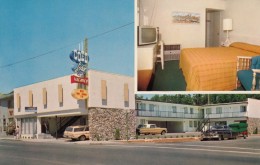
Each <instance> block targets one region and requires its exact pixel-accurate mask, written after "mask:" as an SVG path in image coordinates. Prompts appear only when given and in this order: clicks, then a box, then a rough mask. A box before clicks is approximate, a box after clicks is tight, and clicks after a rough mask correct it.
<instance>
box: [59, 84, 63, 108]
mask: <svg viewBox="0 0 260 165" xmlns="http://www.w3.org/2000/svg"><path fill="white" fill-rule="evenodd" d="M58 97H59V98H58V100H59V103H60V105H62V104H63V88H62V85H61V84H59V85H58Z"/></svg>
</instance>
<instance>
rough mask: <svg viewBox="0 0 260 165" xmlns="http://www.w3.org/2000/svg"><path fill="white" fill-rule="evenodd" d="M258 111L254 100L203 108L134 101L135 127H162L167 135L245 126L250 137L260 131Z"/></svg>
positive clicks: (259, 102) (256, 101) (259, 110)
mask: <svg viewBox="0 0 260 165" xmlns="http://www.w3.org/2000/svg"><path fill="white" fill-rule="evenodd" d="M259 107H260V100H255V99H248V101H246V102H234V103H225V104H224V103H222V104H210V105H203V106H194V105H183V104H174V103H165V102H156V101H150V100H136V109H137V123H138V124H156V125H157V126H159V127H166V128H167V130H168V133H182V132H197V131H201V130H202V129H207V127H209V126H214V125H228V124H232V123H237V122H246V123H248V132H249V133H250V134H252V133H253V132H254V131H255V130H256V129H258V130H259V128H260V109H259ZM203 126H204V127H203Z"/></svg>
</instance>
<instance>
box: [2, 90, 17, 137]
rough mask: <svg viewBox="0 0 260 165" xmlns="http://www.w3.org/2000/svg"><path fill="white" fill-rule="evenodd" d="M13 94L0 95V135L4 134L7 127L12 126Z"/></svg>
mask: <svg viewBox="0 0 260 165" xmlns="http://www.w3.org/2000/svg"><path fill="white" fill-rule="evenodd" d="M13 114H14V99H13V92H11V93H8V94H0V134H5V133H6V131H7V129H8V128H7V127H8V126H11V125H14V124H15V123H14V115H13Z"/></svg>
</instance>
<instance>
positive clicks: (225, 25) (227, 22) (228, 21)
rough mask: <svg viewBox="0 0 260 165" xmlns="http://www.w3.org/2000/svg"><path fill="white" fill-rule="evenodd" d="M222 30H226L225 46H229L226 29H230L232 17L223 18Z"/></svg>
mask: <svg viewBox="0 0 260 165" xmlns="http://www.w3.org/2000/svg"><path fill="white" fill-rule="evenodd" d="M223 30H224V31H227V39H226V41H225V43H224V44H225V46H229V45H230V40H229V36H228V31H231V30H232V19H229V18H228V19H223Z"/></svg>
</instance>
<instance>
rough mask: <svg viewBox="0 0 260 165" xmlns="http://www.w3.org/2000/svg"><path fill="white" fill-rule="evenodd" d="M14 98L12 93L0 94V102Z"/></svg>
mask: <svg viewBox="0 0 260 165" xmlns="http://www.w3.org/2000/svg"><path fill="white" fill-rule="evenodd" d="M13 96H14V92H11V93H8V94H1V93H0V100H1V99H8V98H11V97H13Z"/></svg>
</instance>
